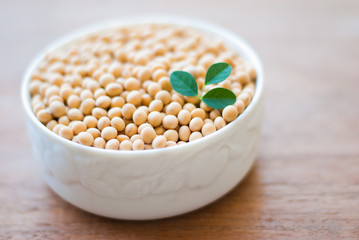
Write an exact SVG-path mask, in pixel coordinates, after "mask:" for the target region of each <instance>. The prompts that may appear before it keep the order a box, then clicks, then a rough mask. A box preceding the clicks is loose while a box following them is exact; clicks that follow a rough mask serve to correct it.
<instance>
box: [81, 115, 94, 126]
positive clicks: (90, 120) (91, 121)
mask: <svg viewBox="0 0 359 240" xmlns="http://www.w3.org/2000/svg"><path fill="white" fill-rule="evenodd" d="M83 121H84V123H85V124H86V126H87V127H88V128H94V127H97V119H96V118H95V117H94V116H86V117H85V118H84V120H83Z"/></svg>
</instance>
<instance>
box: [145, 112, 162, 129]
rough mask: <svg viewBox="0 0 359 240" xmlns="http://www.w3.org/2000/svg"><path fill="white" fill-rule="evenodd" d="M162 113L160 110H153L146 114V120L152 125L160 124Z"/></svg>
mask: <svg viewBox="0 0 359 240" xmlns="http://www.w3.org/2000/svg"><path fill="white" fill-rule="evenodd" d="M162 119H163V115H162V114H161V113H160V112H157V111H153V112H151V113H150V114H148V116H147V121H148V123H150V124H151V125H152V126H153V127H158V126H159V125H161V124H162Z"/></svg>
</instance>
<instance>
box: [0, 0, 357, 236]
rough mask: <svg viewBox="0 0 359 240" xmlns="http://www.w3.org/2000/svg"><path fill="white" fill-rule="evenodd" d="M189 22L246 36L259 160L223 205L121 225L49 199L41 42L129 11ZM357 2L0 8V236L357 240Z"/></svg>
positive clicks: (12, 4) (39, 0)
mask: <svg viewBox="0 0 359 240" xmlns="http://www.w3.org/2000/svg"><path fill="white" fill-rule="evenodd" d="M144 13H152V14H163V13H166V14H167V15H171V14H184V15H185V16H191V17H198V18H202V19H205V20H210V21H212V22H215V23H218V24H221V25H223V26H225V27H227V28H229V29H231V30H232V31H235V32H237V33H238V34H240V35H241V36H243V37H244V38H245V39H247V40H248V42H250V43H251V45H253V47H254V48H255V49H256V50H257V51H258V53H259V55H260V56H261V58H262V60H263V62H264V66H265V70H266V117H265V122H264V126H263V134H262V138H261V144H260V148H259V152H258V158H257V163H256V165H255V167H254V168H253V169H252V171H251V172H250V174H249V175H248V177H247V178H246V179H245V180H244V181H243V183H242V184H240V185H239V186H238V187H237V188H235V189H234V190H233V191H232V192H231V193H230V194H228V195H227V196H225V197H224V198H222V199H220V200H219V201H217V202H216V203H214V204H211V205H210V206H207V207H205V208H203V209H200V210H198V211H195V212H193V213H190V214H186V215H183V216H179V217H175V218H170V219H164V220H158V221H145V222H129V221H117V220H112V219H106V218H102V217H98V216H94V215H91V214H88V213H86V212H83V211H81V210H79V209H77V208H75V207H73V206H71V205H69V204H68V203H66V202H65V201H63V200H62V199H60V198H59V197H58V196H56V195H55V194H54V193H52V191H51V190H49V188H48V187H47V186H46V185H45V183H44V181H43V180H42V178H41V175H40V170H39V169H38V166H37V164H36V161H35V159H34V157H33V155H32V153H31V146H30V141H31V139H29V138H28V136H27V135H26V130H25V126H24V117H23V112H22V107H21V103H20V99H19V85H20V81H21V76H22V73H23V71H24V69H25V67H26V65H27V63H28V62H29V61H30V60H31V58H32V57H33V56H34V55H35V54H36V52H38V51H39V50H40V49H41V48H43V46H44V45H46V44H48V43H49V42H51V41H53V40H54V39H56V38H57V37H59V36H61V35H62V34H64V33H67V32H69V31H72V30H75V29H76V28H79V27H82V26H85V25H87V24H90V23H94V22H98V21H103V20H106V19H111V18H115V17H119V16H122V15H130V14H144ZM358 26H359V3H358V1H354V0H353V1H349V0H345V1H339V0H338V1H323V0H318V1H309V0H305V1H291V0H290V1H280V0H274V1H264V0H256V1H229V0H223V1H220V2H214V1H211V2H208V1H204V0H199V1H195V2H193V1H190V0H183V1H160V0H154V1H122V2H121V1H113V0H105V1H84V0H80V1H70V0H64V1H56V2H54V1H44V0H36V1H1V2H0V30H1V38H0V41H1V44H0V50H1V54H0V69H1V73H2V74H1V78H0V81H1V88H0V117H1V118H0V119H1V120H0V122H1V124H0V239H77V240H78V239H217V240H218V239H359V108H358V103H359V94H358V89H359V81H358V80H359V67H358V61H359V45H358V43H359V27H358Z"/></svg>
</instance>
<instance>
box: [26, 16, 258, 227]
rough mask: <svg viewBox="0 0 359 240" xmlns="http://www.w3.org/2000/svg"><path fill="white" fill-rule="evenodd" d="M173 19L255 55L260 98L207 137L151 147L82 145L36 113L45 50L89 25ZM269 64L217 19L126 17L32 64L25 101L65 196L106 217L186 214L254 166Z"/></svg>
mask: <svg viewBox="0 0 359 240" xmlns="http://www.w3.org/2000/svg"><path fill="white" fill-rule="evenodd" d="M149 22H153V23H163V22H164V23H171V24H174V25H183V26H187V27H191V28H194V29H197V30H199V31H202V32H204V33H205V34H209V35H215V36H216V37H220V38H222V39H223V40H224V42H225V43H226V44H227V45H228V46H230V47H231V48H232V49H234V50H235V51H237V52H238V53H239V54H240V55H241V56H242V57H244V58H245V59H247V60H248V61H249V62H251V63H252V64H253V65H254V67H255V69H256V71H257V74H258V78H257V82H256V83H257V84H256V91H255V95H254V98H253V100H252V102H251V103H250V105H249V106H248V107H247V108H246V109H245V111H244V112H243V113H242V114H241V115H240V116H239V117H238V118H237V119H236V120H235V121H233V122H231V123H230V124H228V125H227V126H225V127H224V128H222V129H221V130H220V131H217V132H215V133H213V134H211V135H209V136H206V137H204V138H202V139H199V140H197V141H194V142H191V143H187V144H184V145H180V146H175V147H171V148H164V149H154V150H146V151H113V150H104V149H97V148H91V147H86V146H82V145H80V144H77V143H74V142H71V141H68V140H66V139H64V138H61V137H60V136H58V135H56V134H55V133H53V132H52V131H50V130H49V129H47V128H46V127H45V126H44V125H43V124H41V123H40V121H39V120H38V119H37V118H36V116H35V115H34V114H33V111H32V109H31V104H30V94H29V90H28V85H29V80H30V74H31V72H32V71H33V70H34V68H35V67H36V66H37V64H38V63H39V62H40V60H41V59H42V58H43V57H44V56H45V53H46V52H48V51H52V50H54V49H57V48H61V47H62V46H64V45H66V44H68V43H71V42H72V41H73V40H75V39H77V38H78V37H80V36H83V35H86V34H88V33H90V32H96V31H99V30H103V29H108V28H111V27H114V26H122V25H130V24H138V23H149ZM262 91H263V70H262V66H261V63H260V60H259V59H258V57H257V55H256V54H255V52H254V51H253V50H252V48H251V47H249V45H248V44H247V43H245V42H244V41H243V40H242V39H241V38H239V37H238V36H237V35H235V34H233V33H231V32H228V31H227V30H224V29H223V28H220V27H218V26H215V25H212V24H208V23H206V22H202V21H198V20H193V19H190V20H185V19H184V18H174V17H171V18H162V19H158V18H146V19H139V18H136V19H134V18H132V19H130V18H128V19H123V20H118V21H115V22H111V23H105V24H100V25H97V26H94V27H91V28H88V29H84V30H82V31H79V32H77V33H73V34H70V35H68V36H66V37H64V38H62V39H60V40H58V41H56V42H55V43H54V44H52V45H51V46H49V47H48V48H47V49H45V50H44V51H43V52H42V53H40V54H39V55H38V57H37V58H36V59H35V60H34V61H33V62H32V63H31V64H30V66H29V68H28V69H27V71H26V73H25V75H24V78H23V84H22V90H21V96H22V103H23V106H24V108H25V112H26V124H27V128H28V132H29V136H30V139H31V142H32V144H33V150H34V153H35V156H36V158H37V159H39V160H40V165H41V166H42V170H43V175H44V178H45V180H46V182H47V183H48V185H49V186H50V187H51V188H52V189H53V190H54V191H55V192H56V193H57V194H58V195H59V196H61V197H62V198H63V199H65V200H66V201H68V202H70V203H72V204H73V205H75V206H77V207H79V208H81V209H83V210H86V211H88V212H91V213H94V214H98V215H101V216H106V217H111V218H118V219H131V220H146V219H158V218H165V217H170V216H175V215H178V214H183V213H186V212H189V211H192V210H195V209H198V208H200V207H203V206H205V205H207V204H209V203H211V202H213V201H214V200H216V199H218V198H219V197H221V196H223V195H224V194H226V193H227V192H229V191H230V190H231V189H232V188H233V187H234V186H236V185H237V184H238V183H239V181H241V180H242V179H243V178H244V176H245V175H246V173H247V172H248V171H249V169H250V168H251V166H252V164H253V162H254V160H255V156H256V148H257V145H258V140H259V136H260V129H261V123H262V116H263V96H262V95H263V94H262Z"/></svg>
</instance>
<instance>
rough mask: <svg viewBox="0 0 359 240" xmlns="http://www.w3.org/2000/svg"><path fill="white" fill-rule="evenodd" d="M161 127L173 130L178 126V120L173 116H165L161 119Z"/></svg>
mask: <svg viewBox="0 0 359 240" xmlns="http://www.w3.org/2000/svg"><path fill="white" fill-rule="evenodd" d="M162 125H163V127H164V128H166V129H175V128H176V127H177V126H178V119H177V117H175V116H173V115H166V116H165V117H164V118H163V119H162Z"/></svg>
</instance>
